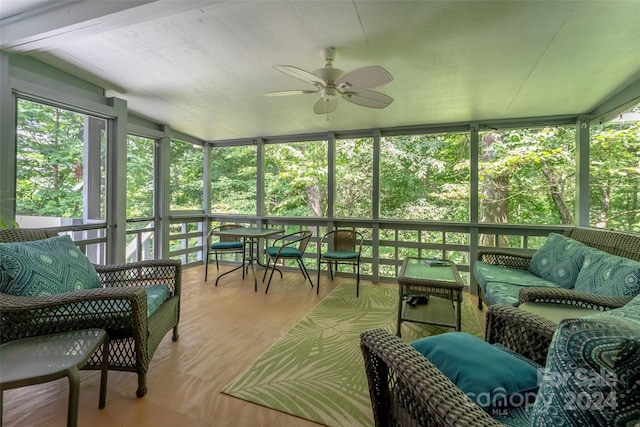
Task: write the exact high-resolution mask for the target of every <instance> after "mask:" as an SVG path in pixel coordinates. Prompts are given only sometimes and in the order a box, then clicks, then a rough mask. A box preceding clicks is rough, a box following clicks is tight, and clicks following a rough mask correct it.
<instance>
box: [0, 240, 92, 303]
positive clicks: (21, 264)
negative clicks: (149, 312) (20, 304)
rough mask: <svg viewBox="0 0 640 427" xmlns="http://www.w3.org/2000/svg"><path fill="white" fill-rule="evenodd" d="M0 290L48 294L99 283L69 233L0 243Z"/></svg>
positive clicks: (33, 294) (27, 293)
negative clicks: (67, 234)
mask: <svg viewBox="0 0 640 427" xmlns="http://www.w3.org/2000/svg"><path fill="white" fill-rule="evenodd" d="M0 268H2V270H3V276H4V282H3V283H2V289H0V292H4V293H8V294H13V295H21V296H48V295H55V294H59V293H63V292H70V291H77V290H83V289H91V288H99V287H101V284H100V278H99V277H98V274H97V273H96V270H95V268H94V267H93V264H91V261H89V259H88V258H87V257H86V256H85V255H84V254H83V253H82V252H80V250H79V249H78V247H77V246H76V245H75V243H73V241H72V240H71V238H70V237H69V236H56V237H50V238H48V239H43V240H34V241H29V242H17V243H0Z"/></svg>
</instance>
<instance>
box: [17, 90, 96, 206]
mask: <svg viewBox="0 0 640 427" xmlns="http://www.w3.org/2000/svg"><path fill="white" fill-rule="evenodd" d="M17 117H18V120H17V164H16V212H17V214H18V215H28V216H50V217H60V218H82V217H83V186H84V177H83V169H84V167H85V165H84V160H83V159H84V150H85V142H84V138H85V137H84V133H85V123H86V119H87V116H85V115H82V114H78V113H75V112H72V111H68V110H64V109H61V108H56V107H53V106H49V105H45V104H40V103H36V102H31V101H26V100H19V102H18V116H17ZM105 139H106V138H105V133H104V131H102V132H101V134H100V141H99V143H100V145H101V147H104V146H105ZM100 156H101V161H100V164H101V169H104V164H105V162H104V149H100ZM101 175H102V176H104V174H103V173H102V172H101ZM103 185H104V183H103V182H102V183H101V184H100V188H99V189H98V190H97V191H100V192H101V193H102V194H104V190H103ZM101 201H103V198H101Z"/></svg>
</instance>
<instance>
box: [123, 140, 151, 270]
mask: <svg viewBox="0 0 640 427" xmlns="http://www.w3.org/2000/svg"><path fill="white" fill-rule="evenodd" d="M155 144H156V141H155V140H154V139H151V138H145V137H141V136H135V135H129V136H128V137H127V247H126V253H125V259H126V260H127V261H128V262H135V261H143V260H148V259H153V258H154V239H155V231H156V230H155V221H154V219H153V216H154V197H155V196H154V195H155V187H154V181H155V180H154V175H155V173H154V170H155V168H154V165H155V161H154V159H155V154H154V152H155Z"/></svg>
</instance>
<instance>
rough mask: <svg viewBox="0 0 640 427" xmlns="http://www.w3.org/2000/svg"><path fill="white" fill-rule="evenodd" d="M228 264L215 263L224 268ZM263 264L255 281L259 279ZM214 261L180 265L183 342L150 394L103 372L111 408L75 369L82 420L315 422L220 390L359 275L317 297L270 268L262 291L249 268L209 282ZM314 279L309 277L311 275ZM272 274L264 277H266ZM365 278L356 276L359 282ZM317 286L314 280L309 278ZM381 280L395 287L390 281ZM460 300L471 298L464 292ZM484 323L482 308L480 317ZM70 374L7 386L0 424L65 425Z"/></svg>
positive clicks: (131, 423) (170, 346) (139, 426)
mask: <svg viewBox="0 0 640 427" xmlns="http://www.w3.org/2000/svg"><path fill="white" fill-rule="evenodd" d="M225 270H226V267H222V266H221V272H223V271H225ZM262 272H263V270H262V269H259V270H258V274H259V276H258V278H259V279H261V278H262ZM216 277H217V276H216V270H215V265H212V266H211V267H210V268H209V281H208V282H204V266H198V267H191V268H188V269H185V270H184V272H183V282H182V283H183V290H182V295H183V299H182V304H181V319H180V339H179V340H178V341H177V342H172V341H171V337H170V336H171V334H170V333H169V334H168V335H167V336H166V337H165V339H164V340H163V342H162V343H161V344H160V346H159V347H158V350H157V351H156V353H155V355H154V357H153V360H152V362H151V366H150V369H149V372H148V377H147V385H148V390H149V391H148V393H147V395H146V396H145V397H143V398H140V399H139V398H137V397H136V395H135V390H136V387H137V377H136V375H135V374H131V373H123V372H115V371H112V372H109V379H108V388H107V406H106V408H104V409H102V410H99V409H98V391H99V385H100V378H99V373H98V371H81V374H80V375H81V390H80V410H79V414H78V425H79V426H80V427H82V426H92V427H165V426H166V427H175V426H181V427H192V426H193V427H200V426H203V427H204V426H216V427H223V426H251V427H253V426H264V427H289V426H295V427H311V426H318V424H316V423H312V422H310V421H306V420H303V419H300V418H297V417H294V416H291V415H287V414H283V413H281V412H278V411H275V410H271V409H268V408H265V407H262V406H259V405H256V404H252V403H248V402H245V401H243V400H240V399H237V398H234V397H231V396H227V395H225V394H222V393H221V390H222V389H223V388H224V387H225V386H226V385H227V384H228V383H230V382H231V381H232V380H233V379H234V378H235V377H236V376H238V375H239V374H240V373H241V372H242V371H243V370H244V369H246V368H247V367H248V366H249V365H250V364H251V363H252V362H253V361H254V360H255V359H256V358H257V357H258V356H260V355H261V354H262V353H263V352H264V351H265V350H267V349H268V348H269V346H271V345H272V344H273V343H274V342H275V341H276V340H277V339H278V338H280V337H281V336H282V335H284V333H285V332H286V331H287V330H289V329H290V328H291V327H292V326H293V325H294V324H295V323H296V322H297V321H298V320H299V319H300V318H302V317H303V316H304V315H305V314H306V313H307V312H309V311H310V310H311V309H312V308H313V307H314V306H315V305H316V304H318V303H319V302H320V301H321V300H322V298H323V297H324V296H325V295H327V294H328V293H329V292H331V290H333V288H334V287H335V286H336V285H337V284H339V283H344V282H353V283H355V279H345V278H338V279H336V280H335V281H333V282H331V281H330V280H328V278H326V277H325V276H324V275H323V276H322V279H321V282H320V295H316V291H315V288H313V289H311V287H310V286H309V283H308V282H307V283H304V282H303V278H302V274H301V273H300V272H297V271H291V272H285V274H284V279H282V280H281V279H280V278H279V277H278V276H277V273H276V275H275V276H274V279H273V282H272V283H271V287H270V289H269V293H268V294H266V295H265V293H264V289H265V285H263V284H262V283H261V282H259V285H258V292H257V293H255V292H254V290H253V280H252V279H253V277H252V276H251V272H249V276H248V278H247V279H245V280H244V281H243V280H242V277H241V273H240V271H237V272H235V273H231V274H229V275H228V276H225V277H224V278H223V279H221V280H220V283H219V286H218V287H215V286H214V283H215V279H216ZM312 277H313V278H314V282H315V276H314V274H313V273H312ZM267 279H268V277H267ZM363 283H364V284H370V282H367V281H362V282H361V285H362V284H363ZM314 285H315V283H314ZM379 286H385V287H395V286H396V285H395V284H393V283H381V284H379ZM464 297H465V298H472V299H474V306H476V305H477V304H476V302H477V299H475V297H474V296H471V295H469V294H465V296H464ZM478 317H479V320H481V323H482V324H483V323H484V321H483V320H484V313H479V314H478ZM67 399H68V383H67V381H66V379H61V380H57V381H54V382H50V383H47V384H41V385H35V386H29V387H24V388H21V389H14V390H7V391H5V392H4V411H3V412H4V414H3V418H4V420H3V421H4V424H3V425H4V426H5V427H9V426H21V427H22V426H47V427H56V426H66V419H67V413H66V411H67Z"/></svg>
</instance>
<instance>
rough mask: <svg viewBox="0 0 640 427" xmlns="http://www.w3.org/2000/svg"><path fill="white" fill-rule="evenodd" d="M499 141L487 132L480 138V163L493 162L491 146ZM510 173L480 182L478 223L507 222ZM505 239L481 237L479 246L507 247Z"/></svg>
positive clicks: (494, 135) (502, 172)
mask: <svg viewBox="0 0 640 427" xmlns="http://www.w3.org/2000/svg"><path fill="white" fill-rule="evenodd" d="M499 141H500V136H499V135H497V134H495V133H493V132H488V133H486V134H485V135H484V136H483V137H482V141H481V142H480V147H481V150H482V151H481V153H482V154H481V155H480V160H481V161H482V162H487V163H490V162H492V161H493V160H495V157H496V156H495V151H494V150H493V148H492V145H493V144H494V143H496V142H499ZM510 173H511V171H506V170H505V171H501V172H500V173H497V174H495V175H485V176H484V180H483V181H482V187H481V189H480V193H481V195H482V197H481V199H480V222H483V223H501V224H506V223H508V222H509V174H510ZM507 244H508V242H507V237H506V236H499V240H498V241H497V242H496V241H495V236H488V235H481V236H480V245H481V246H494V245H495V246H507Z"/></svg>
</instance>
